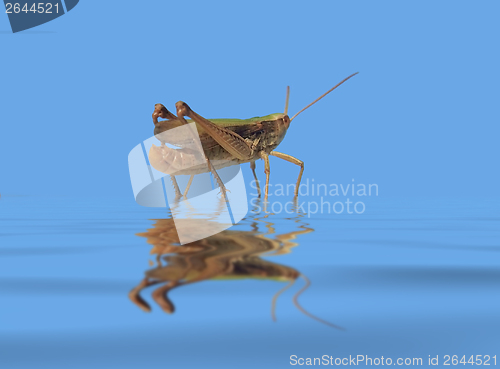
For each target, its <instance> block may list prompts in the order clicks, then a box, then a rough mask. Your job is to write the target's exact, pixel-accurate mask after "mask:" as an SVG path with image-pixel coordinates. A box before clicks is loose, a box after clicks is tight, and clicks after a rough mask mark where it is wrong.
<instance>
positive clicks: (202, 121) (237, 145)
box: [149, 73, 357, 201]
mask: <svg viewBox="0 0 500 369" xmlns="http://www.w3.org/2000/svg"><path fill="white" fill-rule="evenodd" d="M356 74H357V73H354V74H352V75H350V76H349V77H347V78H345V79H344V80H342V81H341V82H339V83H338V84H337V85H335V86H334V87H332V88H331V89H330V90H328V91H327V92H325V93H324V94H323V95H321V96H320V97H318V98H317V99H316V100H314V101H313V102H312V103H310V104H309V105H307V106H306V107H305V108H303V109H302V110H300V111H299V112H298V113H296V114H295V115H294V116H292V118H290V117H289V116H288V100H289V97H290V87H287V94H286V102H285V112H284V113H276V114H270V115H266V116H263V117H255V118H250V119H211V120H208V119H206V118H204V117H202V116H201V115H199V114H197V113H195V112H194V111H193V110H192V109H191V108H190V107H189V106H188V105H187V104H186V103H185V102H182V101H179V102H177V103H176V104H175V107H176V112H177V116H176V115H174V114H172V113H171V112H169V111H168V110H167V108H165V106H164V105H162V104H156V105H155V109H154V111H153V114H152V117H153V122H154V125H155V129H154V134H155V135H156V137H157V138H159V139H160V141H161V142H162V144H161V147H158V146H155V145H153V147H152V148H151V150H150V152H149V160H150V163H151V165H152V166H153V167H154V168H155V169H157V170H159V171H161V172H164V173H167V174H170V177H171V179H172V182H173V184H174V188H175V192H176V195H177V196H182V195H181V193H180V190H179V187H178V185H177V182H176V180H175V177H174V176H173V175H172V174H173V173H175V174H190V175H191V178H190V179H189V182H188V185H187V187H186V190H185V192H184V196H186V195H187V191H188V190H189V186H190V185H191V182H192V180H193V176H194V175H195V174H200V173H205V172H211V173H212V175H213V176H214V178H215V180H216V181H217V183H218V185H219V188H220V190H221V192H222V194H223V196H224V198H225V200H226V201H228V199H227V195H226V191H227V190H226V188H225V187H224V183H223V182H222V180H221V179H220V177H219V175H218V174H217V171H216V170H217V169H221V168H223V167H226V166H230V165H237V164H242V163H250V168H251V169H252V172H253V176H254V178H255V180H256V183H257V186H258V192H259V196H260V193H261V191H260V186H259V184H258V183H259V182H258V180H257V175H256V174H255V161H256V160H258V159H263V160H264V173H265V174H266V185H265V190H264V201H267V197H268V188H269V175H270V172H271V171H270V165H269V156H270V155H271V156H276V157H278V158H281V159H283V160H286V161H288V162H291V163H293V164H296V165H298V166H300V172H299V176H298V178H297V183H296V185H295V192H294V194H295V197H297V195H298V191H299V185H300V181H301V179H302V173H303V172H304V162H302V161H301V160H299V159H297V158H295V157H293V156H291V155H287V154H283V153H281V152H277V151H275V149H276V148H277V147H278V145H279V144H280V143H281V141H283V139H284V138H285V134H286V132H287V130H288V128H289V126H290V123H291V122H292V121H293V120H294V119H295V118H296V117H297V116H298V115H299V114H300V113H302V112H303V111H304V110H306V109H308V108H309V107H311V106H312V105H314V104H315V103H316V102H318V101H319V100H321V99H322V98H323V97H325V96H326V95H328V94H329V93H330V92H332V91H333V90H335V89H336V88H337V87H338V86H340V85H341V84H342V83H344V82H345V81H347V80H348V79H349V78H351V77H353V76H354V75H356ZM184 117H188V118H190V120H186V119H185V118H184ZM158 118H163V119H166V120H163V121H159V120H158ZM191 122H194V123H196V127H197V130H198V134H199V138H200V143H201V146H202V148H200V149H202V150H203V152H204V154H205V160H206V165H198V166H194V167H193V166H189V169H185V170H178V168H179V166H176V164H179V163H180V164H182V163H184V162H189V161H190V160H193V158H194V155H195V154H194V153H193V151H192V150H187V149H186V150H184V151H183V150H182V149H180V150H176V149H172V148H170V147H168V146H166V145H165V143H169V144H172V145H174V146H179V147H181V148H182V147H183V146H184V144H183V142H182V140H179V139H178V138H177V139H175V140H173V141H169V138H168V135H165V134H162V133H163V132H167V131H168V130H170V129H173V128H177V127H180V126H182V125H185V124H188V123H191ZM200 152H201V150H200ZM212 162H214V163H215V162H217V163H216V164H213V163H212ZM181 167H182V165H181ZM184 168H186V166H184Z"/></svg>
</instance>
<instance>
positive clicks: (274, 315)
mask: <svg viewBox="0 0 500 369" xmlns="http://www.w3.org/2000/svg"><path fill="white" fill-rule="evenodd" d="M285 114H286V113H285ZM294 283H295V279H292V280H291V281H290V283H288V284H287V285H286V286H285V287H283V288H282V289H281V290H279V291H278V292H276V294H275V295H274V296H273V301H272V302H271V318H272V319H273V321H276V302H278V297H279V295H281V294H282V293H283V292H285V291H286V290H287V289H289V288H290V287H292V286H293V284H294Z"/></svg>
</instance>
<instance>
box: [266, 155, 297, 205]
mask: <svg viewBox="0 0 500 369" xmlns="http://www.w3.org/2000/svg"><path fill="white" fill-rule="evenodd" d="M269 155H272V156H276V157H277V158H280V159H283V160H286V161H289V162H290V163H293V164H297V165H299V166H300V173H299V178H297V184H296V185H295V197H297V195H298V194H299V186H300V180H301V179H302V173H303V172H304V162H303V161H302V160H299V159H297V158H294V157H293V156H291V155H287V154H283V153H281V152H277V151H271V153H270V154H269Z"/></svg>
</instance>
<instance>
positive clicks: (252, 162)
mask: <svg viewBox="0 0 500 369" xmlns="http://www.w3.org/2000/svg"><path fill="white" fill-rule="evenodd" d="M250 169H252V173H253V178H254V179H255V183H256V184H257V192H258V193H259V197H260V184H259V180H258V179H257V174H255V161H251V162H250Z"/></svg>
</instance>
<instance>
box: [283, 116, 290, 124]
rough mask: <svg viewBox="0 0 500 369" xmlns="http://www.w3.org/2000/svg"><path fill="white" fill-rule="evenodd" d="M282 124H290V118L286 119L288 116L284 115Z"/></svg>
mask: <svg viewBox="0 0 500 369" xmlns="http://www.w3.org/2000/svg"><path fill="white" fill-rule="evenodd" d="M283 123H285V124H290V118H289V117H288V115H285V116H284V117H283Z"/></svg>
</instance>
